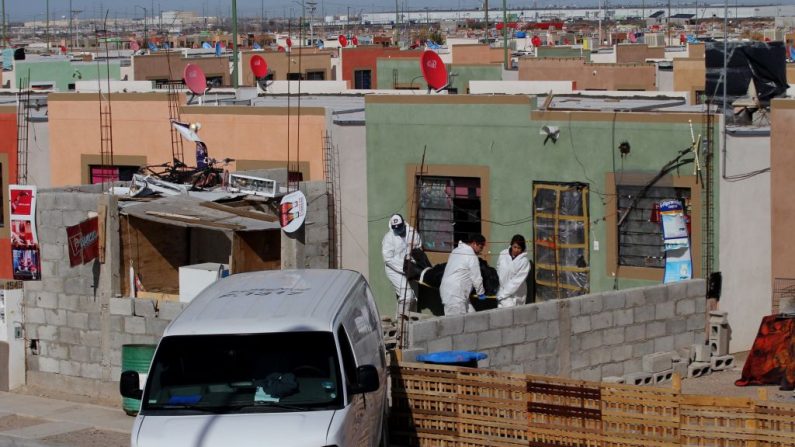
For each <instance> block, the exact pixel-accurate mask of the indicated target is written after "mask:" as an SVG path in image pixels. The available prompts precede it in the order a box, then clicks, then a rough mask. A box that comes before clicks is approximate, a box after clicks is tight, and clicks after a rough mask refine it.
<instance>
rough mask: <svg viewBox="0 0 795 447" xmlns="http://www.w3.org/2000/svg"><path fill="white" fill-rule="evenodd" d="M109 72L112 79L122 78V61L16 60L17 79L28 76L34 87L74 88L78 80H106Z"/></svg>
mask: <svg viewBox="0 0 795 447" xmlns="http://www.w3.org/2000/svg"><path fill="white" fill-rule="evenodd" d="M108 72H110V79H111V80H112V81H118V80H120V79H121V62H120V61H119V60H111V61H110V63H107V64H106V63H105V61H104V60H101V61H96V62H72V61H69V60H67V59H65V58H53V59H52V60H49V59H48V58H41V59H34V60H29V61H28V60H25V61H14V77H15V78H16V80H17V81H19V79H21V78H27V79H29V81H30V85H31V86H33V87H36V86H42V87H43V86H47V85H51V86H52V87H53V88H54V89H56V90H58V91H61V92H68V91H70V90H74V89H75V83H76V82H77V81H92V80H97V79H102V80H105V79H107V78H108Z"/></svg>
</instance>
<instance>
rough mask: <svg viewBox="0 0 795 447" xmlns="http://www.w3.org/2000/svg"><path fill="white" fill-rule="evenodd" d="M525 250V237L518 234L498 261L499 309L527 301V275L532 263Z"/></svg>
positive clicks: (501, 253)
mask: <svg viewBox="0 0 795 447" xmlns="http://www.w3.org/2000/svg"><path fill="white" fill-rule="evenodd" d="M525 250H527V244H526V243H525V239H524V236H522V235H521V234H516V235H514V236H513V237H512V238H511V245H510V247H508V248H506V249H505V250H503V251H501V252H500V257H499V259H498V261H497V274H498V275H499V277H500V290H499V292H497V307H512V306H516V305H519V304H524V303H525V300H526V299H527V275H528V273H530V261H529V260H528V259H527V253H525Z"/></svg>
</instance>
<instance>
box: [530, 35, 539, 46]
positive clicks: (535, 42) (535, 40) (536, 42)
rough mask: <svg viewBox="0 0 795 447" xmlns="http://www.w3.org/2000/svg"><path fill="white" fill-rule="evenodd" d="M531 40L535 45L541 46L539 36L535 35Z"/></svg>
mask: <svg viewBox="0 0 795 447" xmlns="http://www.w3.org/2000/svg"><path fill="white" fill-rule="evenodd" d="M530 42H532V43H533V46H534V47H540V46H541V38H540V37H538V36H533V38H532V39H530Z"/></svg>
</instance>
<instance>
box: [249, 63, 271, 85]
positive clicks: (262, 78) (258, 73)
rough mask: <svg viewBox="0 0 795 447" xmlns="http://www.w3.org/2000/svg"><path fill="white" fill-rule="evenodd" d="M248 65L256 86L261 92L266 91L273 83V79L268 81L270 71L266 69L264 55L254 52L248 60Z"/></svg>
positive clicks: (266, 64)
mask: <svg viewBox="0 0 795 447" xmlns="http://www.w3.org/2000/svg"><path fill="white" fill-rule="evenodd" d="M249 66H250V67H251V72H252V73H254V83H255V84H256V85H257V88H259V89H262V91H263V92H264V91H266V90H267V89H268V87H269V86H270V85H271V84H273V81H270V82H268V75H270V74H271V73H272V72H270V71H268V62H267V61H266V60H265V58H264V57H262V56H260V55H259V54H255V55H254V56H252V57H251V59H250V60H249Z"/></svg>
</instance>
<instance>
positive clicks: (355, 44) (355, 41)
mask: <svg viewBox="0 0 795 447" xmlns="http://www.w3.org/2000/svg"><path fill="white" fill-rule="evenodd" d="M351 42H353V46H359V39H358V38H357V37H356V36H353V37H352V38H351Z"/></svg>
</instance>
